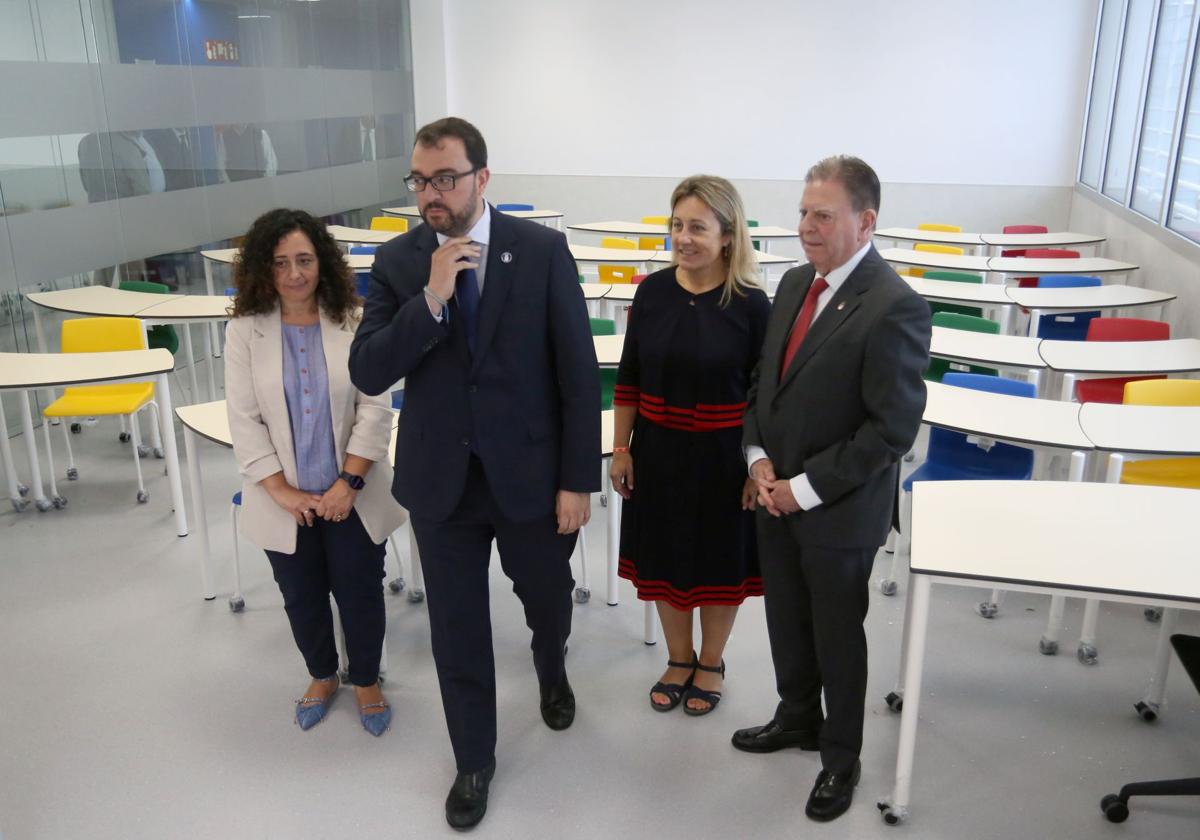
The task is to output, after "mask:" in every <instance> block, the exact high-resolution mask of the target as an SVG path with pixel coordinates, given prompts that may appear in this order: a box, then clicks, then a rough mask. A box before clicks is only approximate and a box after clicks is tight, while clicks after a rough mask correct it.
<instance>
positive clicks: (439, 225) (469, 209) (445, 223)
mask: <svg viewBox="0 0 1200 840" xmlns="http://www.w3.org/2000/svg"><path fill="white" fill-rule="evenodd" d="M427 189H433V187H428V188H427ZM432 208H437V209H439V210H441V211H442V212H443V213H444V214H445V215H444V216H443V217H442V218H440V219H438V220H437V221H436V222H431V221H430V220H429V216H428V215H427V214H428V213H429V210H430V209H432ZM478 208H479V190H478V189H475V188H474V187H472V189H471V198H470V200H469V201H468V202H467V205H466V207H465V208H464V209H463V210H461V211H460V212H458V213H455V212H454V211H453V210H451V209H450V208H449V207H448V206H447V205H445V204H443V203H442V202H441V200H440V199H435V200H433V201H431V202H429V203H428V204H426V205H425V207H424V209H422V210H421V221H423V222H425V224H427V225H429V226H430V227H431V228H433V229H434V230H435V231H437V232H438V233H440V234H443V235H445V236H465V235H466V234H467V233H468V232H469V231H470V230H471V225H472V223H473V222H474V216H475V211H476V210H477V209H478Z"/></svg>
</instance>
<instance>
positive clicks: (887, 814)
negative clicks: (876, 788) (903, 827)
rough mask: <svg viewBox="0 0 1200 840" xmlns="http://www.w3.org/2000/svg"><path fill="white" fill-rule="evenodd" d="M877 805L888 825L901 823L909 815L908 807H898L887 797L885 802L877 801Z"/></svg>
mask: <svg viewBox="0 0 1200 840" xmlns="http://www.w3.org/2000/svg"><path fill="white" fill-rule="evenodd" d="M875 807H877V808H878V809H879V812H880V816H882V817H883V821H884V822H885V823H887V824H888V825H900V823H902V822H904V820H905V819H906V818H907V817H908V809H907V808H897V807H896V806H895V805H893V804H892V803H890V802H888V801H887V800H886V799H885V800H884V801H883V802H876V803H875Z"/></svg>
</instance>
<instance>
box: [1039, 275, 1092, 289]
mask: <svg viewBox="0 0 1200 840" xmlns="http://www.w3.org/2000/svg"><path fill="white" fill-rule="evenodd" d="M1101 282H1102V281H1101V280H1100V278H1099V277H1086V276H1084V275H1082V274H1047V275H1045V276H1044V277H1039V278H1038V288H1039V289H1083V288H1087V287H1089V286H1099V285H1100V284H1101Z"/></svg>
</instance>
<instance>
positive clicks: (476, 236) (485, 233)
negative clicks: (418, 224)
mask: <svg viewBox="0 0 1200 840" xmlns="http://www.w3.org/2000/svg"><path fill="white" fill-rule="evenodd" d="M427 189H433V187H427ZM467 236H468V237H470V239H471V241H472V242H475V243H478V244H480V245H487V244H488V240H489V239H491V236H492V205H490V204H488V203H487V202H486V201H485V202H483V213H481V214H480V216H479V219H478V221H476V222H475V227H473V228H471V229H470V230H469V231H467ZM449 238H450V237H449V236H446V234H444V233H439V234H438V235H437V241H438V245H445V244H446V240H447V239H449Z"/></svg>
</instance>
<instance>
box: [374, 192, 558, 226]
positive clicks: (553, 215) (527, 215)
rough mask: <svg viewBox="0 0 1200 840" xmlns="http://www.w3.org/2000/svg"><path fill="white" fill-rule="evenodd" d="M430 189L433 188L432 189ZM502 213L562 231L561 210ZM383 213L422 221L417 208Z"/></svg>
mask: <svg viewBox="0 0 1200 840" xmlns="http://www.w3.org/2000/svg"><path fill="white" fill-rule="evenodd" d="M429 189H433V188H432V187H430V188H429ZM494 206H495V205H493V207H494ZM500 212H501V213H503V214H505V215H506V216H513V217H515V218H518V219H529V220H531V221H536V222H554V226H555V227H556V228H559V229H560V230H561V229H562V217H563V212H562V211H561V210H501V211H500ZM383 213H384V215H386V216H403V217H404V218H406V219H416V220H417V221H421V210H420V208H418V207H416V206H411V207H384V208H383Z"/></svg>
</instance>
